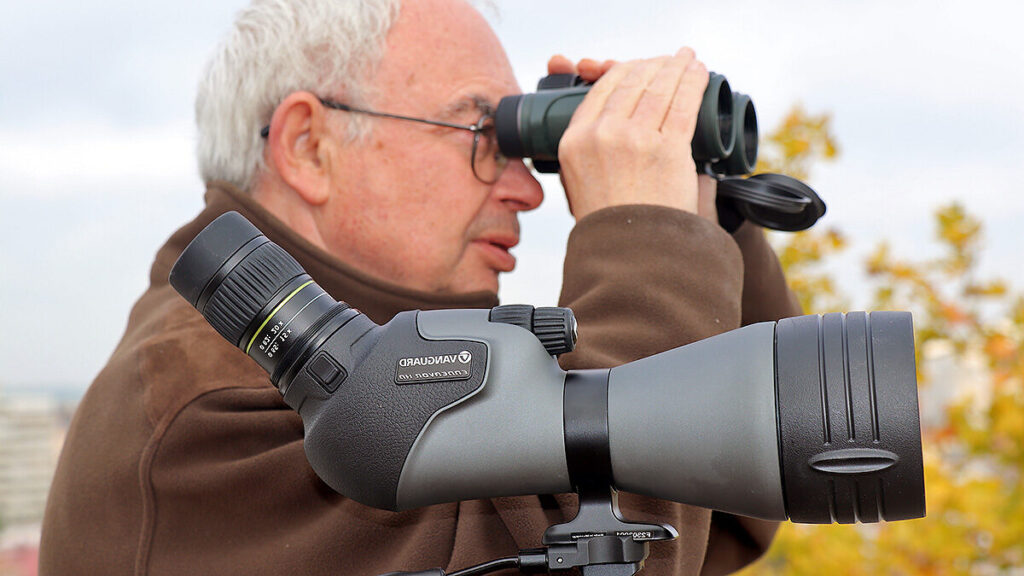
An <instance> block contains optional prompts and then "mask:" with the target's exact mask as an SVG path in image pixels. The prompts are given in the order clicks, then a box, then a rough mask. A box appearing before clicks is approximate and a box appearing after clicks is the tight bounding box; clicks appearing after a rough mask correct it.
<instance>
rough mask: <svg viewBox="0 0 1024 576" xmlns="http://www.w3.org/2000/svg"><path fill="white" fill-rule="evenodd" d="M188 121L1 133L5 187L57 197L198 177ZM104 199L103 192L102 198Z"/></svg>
mask: <svg viewBox="0 0 1024 576" xmlns="http://www.w3.org/2000/svg"><path fill="white" fill-rule="evenodd" d="M193 148H194V146H193V139H192V136H191V134H190V131H189V129H188V128H187V127H182V126H165V127H159V128H156V129H153V128H148V127H142V128H128V129H116V128H113V127H110V126H107V125H104V124H95V125H86V124H72V125H66V126H62V127H57V126H47V127H44V128H43V129H42V130H41V131H28V130H16V131H5V132H3V133H0V190H3V191H4V192H5V193H6V194H12V195H19V196H42V197H52V196H60V195H75V194H81V193H83V191H89V192H92V193H98V194H101V195H102V194H103V193H104V191H112V190H117V189H130V188H132V187H135V188H136V189H139V188H141V189H145V186H146V185H145V183H146V182H160V183H161V184H166V183H167V182H180V183H186V182H195V183H198V176H196V174H197V169H196V162H195V159H194V156H195V154H194V151H193ZM99 199H102V198H98V200H99Z"/></svg>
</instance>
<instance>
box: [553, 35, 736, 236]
mask: <svg viewBox="0 0 1024 576" xmlns="http://www.w3.org/2000/svg"><path fill="white" fill-rule="evenodd" d="M548 73H549V74H566V73H575V74H579V75H580V76H581V77H582V78H583V79H584V80H586V81H588V82H595V85H594V87H593V88H592V89H591V90H590V93H589V94H587V97H586V98H584V100H583V102H582V103H581V104H580V106H579V108H577V109H576V113H575V114H574V115H573V117H572V121H571V122H570V123H569V128H568V129H567V130H566V131H565V134H564V135H563V136H562V140H561V143H560V144H559V148H558V160H559V162H560V164H561V166H562V183H563V185H564V186H565V191H566V196H567V198H568V200H569V207H570V210H571V211H572V213H573V215H574V216H575V217H576V219H577V220H580V219H582V218H583V217H584V216H586V215H587V214H590V213H591V212H594V211H596V210H600V209H601V208H606V207H608V206H618V205H624V204H658V205H663V206H670V207H674V208H678V209H680V210H686V211H688V212H693V213H697V214H700V215H701V216H704V217H705V218H708V219H710V220H713V221H716V222H717V213H716V211H715V182H714V180H712V179H711V178H708V177H707V176H701V177H700V178H699V179H698V177H697V171H696V166H695V165H694V162H693V157H692V152H691V150H690V141H691V140H692V139H693V131H694V128H695V126H696V124H697V113H698V111H699V110H700V104H701V100H702V98H703V95H704V90H705V88H706V87H707V83H708V72H707V69H706V68H705V67H704V64H703V63H701V62H700V61H699V60H697V59H696V57H695V55H694V53H693V50H691V49H689V48H683V49H682V50H680V51H679V52H677V53H676V55H675V56H672V57H667V56H664V57H659V58H652V59H649V60H635V61H631V62H622V63H619V62H615V61H613V60H606V61H604V62H600V63H599V62H597V61H594V60H590V59H584V60H581V61H580V62H579V64H578V65H573V63H572V62H571V61H570V60H568V59H567V58H565V57H564V56H555V57H553V58H551V60H550V61H549V62H548Z"/></svg>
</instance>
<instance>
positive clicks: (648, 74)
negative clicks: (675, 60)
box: [601, 58, 668, 119]
mask: <svg viewBox="0 0 1024 576" xmlns="http://www.w3.org/2000/svg"><path fill="white" fill-rule="evenodd" d="M667 61H668V59H667V58H653V59H650V60H642V61H640V62H639V63H637V65H636V66H634V67H633V69H632V70H630V72H629V74H627V75H626V76H625V77H623V78H622V81H621V82H619V83H618V85H617V86H616V87H615V89H614V90H613V91H612V92H611V94H609V95H608V99H607V100H606V101H605V104H604V108H603V109H602V111H601V115H602V116H603V117H608V118H623V119H625V118H629V117H630V116H632V115H633V111H634V110H636V105H637V103H638V102H639V101H640V98H641V97H642V96H643V94H644V91H645V90H646V89H647V87H648V85H650V83H651V80H652V79H653V78H654V77H655V75H657V73H658V72H659V71H660V70H661V69H662V68H663V67H664V66H665V63H666V62H667Z"/></svg>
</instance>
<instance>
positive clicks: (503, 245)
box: [473, 235, 519, 272]
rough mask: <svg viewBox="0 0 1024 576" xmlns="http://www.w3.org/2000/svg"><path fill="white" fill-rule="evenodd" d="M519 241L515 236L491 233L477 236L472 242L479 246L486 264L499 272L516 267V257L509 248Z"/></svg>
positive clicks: (509, 270) (508, 270)
mask: <svg viewBox="0 0 1024 576" xmlns="http://www.w3.org/2000/svg"><path fill="white" fill-rule="evenodd" d="M518 243H519V238H518V237H516V236H501V235H492V236H486V237H483V238H478V239H476V240H474V241H473V244H475V245H477V246H479V247H480V248H481V249H482V251H483V254H484V258H485V259H486V261H487V264H488V266H490V267H491V268H493V269H495V270H497V271H499V272H511V271H512V270H513V269H515V267H516V257H515V256H513V255H512V254H511V253H509V250H510V249H511V248H512V247H513V246H515V245H516V244H518Z"/></svg>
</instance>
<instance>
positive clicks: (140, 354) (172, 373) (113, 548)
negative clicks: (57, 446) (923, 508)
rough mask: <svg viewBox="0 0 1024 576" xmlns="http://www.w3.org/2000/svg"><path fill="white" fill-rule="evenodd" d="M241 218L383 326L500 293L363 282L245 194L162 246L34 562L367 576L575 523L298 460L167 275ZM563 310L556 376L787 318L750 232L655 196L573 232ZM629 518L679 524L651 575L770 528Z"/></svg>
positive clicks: (91, 405) (722, 568)
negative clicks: (390, 491)
mask: <svg viewBox="0 0 1024 576" xmlns="http://www.w3.org/2000/svg"><path fill="white" fill-rule="evenodd" d="M228 210H237V211H239V212H241V213H242V214H243V215H244V216H246V217H247V218H249V219H250V220H251V221H252V222H253V223H254V224H256V226H257V227H259V228H260V229H261V230H263V231H264V233H266V234H267V236H268V237H269V238H270V239H271V240H273V241H274V242H276V243H278V244H279V245H281V246H282V247H284V248H285V249H286V250H287V251H289V252H290V253H291V254H292V255H293V256H294V257H295V258H296V259H297V260H298V262H299V263H300V264H301V265H302V266H303V267H305V269H306V270H307V271H308V272H309V273H310V275H311V276H312V277H313V278H314V279H315V280H316V281H317V282H318V283H319V284H320V285H321V286H322V287H323V288H324V289H325V290H326V291H327V292H328V293H329V294H331V295H332V296H333V297H334V298H336V299H339V300H345V301H346V302H348V303H350V304H351V305H353V306H355V307H357V308H359V309H360V310H362V311H363V312H364V313H366V314H367V315H368V316H369V317H370V318H371V319H373V320H374V321H375V322H378V323H383V322H386V321H387V320H389V319H390V318H391V317H392V316H393V315H394V314H396V313H398V312H399V311H402V310H408V309H417V308H418V309H423V310H426V309H437V308H485V307H491V306H495V305H497V298H496V297H495V295H494V294H492V293H474V294H464V295H455V296H442V295H436V294H424V293H420V292H415V291H411V290H407V289H405V288H402V287H399V286H395V285H391V284H387V283H384V282H381V281H379V280H376V279H373V278H370V277H368V276H366V275H364V274H362V273H360V272H358V271H356V270H353V269H352V268H350V267H348V266H346V265H345V264H343V263H341V262H340V261H339V260H337V259H336V258H334V257H333V256H331V255H329V254H327V253H325V252H324V251H322V250H320V249H318V248H316V247H314V246H313V245H312V244H310V243H309V242H307V241H306V240H304V239H303V238H301V237H299V236H298V235H297V234H296V233H295V232H294V231H292V230H290V229H289V228H288V227H287V226H286V225H284V224H283V223H282V222H280V221H279V220H277V219H276V218H274V217H273V216H272V215H270V214H269V213H268V212H267V211H266V210H265V209H263V208H262V207H261V206H260V205H258V204H257V203H256V202H254V201H253V200H252V199H250V198H249V197H247V196H245V195H244V194H243V193H241V192H239V191H238V190H236V189H233V188H231V187H230V186H228V185H224V184H214V185H211V187H210V189H209V190H208V192H207V206H206V209H205V210H203V212H201V213H200V214H199V216H198V217H197V218H196V219H195V220H193V221H192V222H190V223H189V224H187V225H185V226H184V227H183V228H181V229H180V230H178V231H177V232H176V233H175V234H174V235H173V236H171V238H170V239H169V240H168V242H167V244H166V245H165V246H164V247H163V248H161V249H160V251H159V252H158V253H157V256H156V261H155V263H154V264H153V268H152V272H151V276H150V282H151V285H150V288H149V289H148V290H147V291H146V292H145V294H143V295H142V297H141V298H140V299H139V301H138V303H136V305H135V307H134V308H133V309H132V312H131V316H130V318H129V321H128V327H127V329H126V331H125V335H124V337H123V339H122V340H121V342H120V344H119V345H118V347H117V349H116V350H115V351H114V353H113V355H112V356H111V358H110V361H109V362H108V364H107V366H106V367H105V368H104V369H103V371H102V372H101V373H100V374H99V376H97V378H96V381H95V382H94V383H93V385H92V386H91V387H90V389H89V391H88V392H87V393H86V395H85V397H84V398H83V400H82V402H81V405H80V406H79V409H78V412H77V413H76V415H75V417H74V420H73V422H72V424H71V429H70V431H69V433H68V437H67V441H66V443H65V447H64V451H63V453H62V455H61V459H60V464H59V466H58V469H57V474H56V477H55V479H54V482H53V486H52V489H51V492H50V498H49V501H48V503H47V509H46V517H45V520H44V523H43V537H42V545H41V552H40V573H41V574H42V575H44V576H58V575H76V576H80V575H93V574H95V575H116V574H136V575H152V576H161V575H173V576H180V575H182V574H210V575H216V574H275V575H280V574H297V575H308V576H313V575H317V574H324V575H327V574H331V575H371V576H372V575H376V574H380V573H383V572H388V571H393V570H413V569H425V568H430V567H437V566H440V567H445V569H446V570H449V571H451V570H455V569H459V568H463V567H466V566H469V565H471V564H475V563H479V562H483V561H486V560H490V559H493V558H497V557H500V556H508V555H511V554H514V553H515V552H516V550H518V549H520V548H529V547H536V546H539V545H540V538H541V535H542V534H543V532H544V530H545V529H546V528H547V527H548V526H549V525H550V524H553V523H557V522H561V521H564V520H566V519H567V516H568V517H572V515H573V514H574V512H575V502H574V496H572V495H559V496H556V497H551V496H540V497H538V496H525V497H513V498H497V499H493V500H475V501H467V502H459V503H453V504H442V505H437V506H430V507H426V508H420V509H416V510H410V511H406V512H399V513H394V512H387V511H383V510H376V509H373V508H368V507H366V506H363V505H361V504H358V503H356V502H354V501H352V500H349V499H347V498H345V497H344V496H342V495H340V494H337V493H335V492H333V491H332V490H330V489H329V488H328V487H327V486H326V485H324V484H323V483H322V482H321V481H320V480H319V479H318V478H317V477H316V476H315V474H314V473H313V471H312V469H311V468H310V467H309V465H308V463H307V462H306V459H305V455H304V453H303V449H302V435H303V429H302V422H301V420H300V418H299V416H298V415H297V414H295V413H294V412H292V410H291V409H289V408H288V407H287V406H286V405H285V404H284V402H283V401H282V399H281V397H280V395H279V394H278V392H277V390H276V389H275V388H274V387H273V386H272V385H271V384H270V381H269V378H268V377H267V375H266V373H265V372H263V371H262V370H261V369H260V368H259V367H258V366H257V365H256V363H255V362H253V361H252V360H250V359H248V358H247V357H245V356H244V355H243V354H242V353H240V352H239V351H238V350H236V349H235V348H234V347H233V346H232V345H231V344H229V343H227V342H226V341H224V340H223V339H222V338H221V337H220V336H219V335H218V334H217V333H216V332H214V330H213V329H212V328H210V327H209V325H208V324H207V323H206V322H205V321H204V320H203V318H202V317H201V316H200V315H199V314H198V313H197V312H196V311H195V310H194V309H192V308H191V307H190V306H189V305H188V303H187V302H185V301H184V300H183V299H182V298H180V297H179V296H178V295H177V294H176V293H175V292H174V290H173V289H172V288H171V287H170V286H169V285H168V283H167V275H168V272H169V270H170V267H171V265H172V264H173V263H174V261H175V259H176V258H177V257H178V255H179V254H180V253H181V251H182V250H183V249H184V247H185V246H186V245H187V243H188V242H189V241H190V240H191V239H192V238H193V237H194V236H195V235H196V234H197V233H198V232H199V231H200V230H201V229H202V228H203V227H204V226H205V225H206V224H208V223H209V222H211V221H212V220H213V219H214V218H215V217H216V216H218V215H220V214H221V213H223V212H226V211H228ZM560 305H562V306H569V307H571V308H573V310H574V311H575V313H576V317H577V319H578V320H579V326H580V329H579V344H578V347H577V350H576V351H575V352H573V353H571V354H567V355H564V356H563V357H562V365H563V367H564V368H599V367H611V366H615V365H618V364H622V363H624V362H628V361H631V360H635V359H637V358H642V357H645V356H649V355H652V354H655V353H657V352H661V351H664V350H667V349H670V348H673V347H676V346H680V345H683V344H687V343H689V342H693V341H695V340H698V339H701V338H706V337H709V336H713V335H715V334H718V333H720V332H724V331H727V330H731V329H733V328H737V327H739V326H740V323H741V320H742V321H743V322H745V323H746V322H754V321H761V320H774V319H776V318H780V317H783V316H787V315H792V314H796V313H797V312H798V308H797V306H796V305H795V303H794V300H793V299H792V297H791V295H790V293H789V292H788V290H787V288H786V286H785V283H784V280H783V278H782V274H781V272H780V270H779V266H778V262H777V260H776V259H775V256H774V254H773V253H772V252H771V250H770V248H769V247H768V246H767V244H766V243H765V241H764V238H763V235H762V233H761V231H760V230H759V229H757V228H754V227H752V226H744V227H742V228H741V229H740V230H739V231H738V232H737V233H736V234H735V235H733V236H730V235H729V234H727V233H725V232H724V231H723V230H721V229H720V228H719V227H718V226H715V225H712V224H711V223H709V222H708V221H706V220H704V219H702V218H698V217H696V216H694V215H692V214H688V213H684V212H681V211H677V210H673V209H670V208H664V207H656V206H623V207H616V208H609V209H605V210H602V211H599V212H596V213H594V214H592V215H590V216H588V217H587V218H585V219H584V220H583V221H581V222H580V223H578V224H577V226H576V228H575V229H574V230H573V232H572V235H571V236H570V239H569V246H568V253H567V255H566V260H565V276H564V285H563V290H562V297H561V303H560ZM620 505H621V507H622V509H623V513H624V516H625V517H626V518H628V519H631V520H637V521H643V520H656V521H661V522H668V523H671V524H672V525H673V526H675V528H676V529H677V530H678V531H679V538H677V539H676V540H674V541H672V542H666V543H656V544H653V545H652V546H651V557H650V558H649V559H648V561H647V566H646V568H645V569H644V571H643V572H642V574H646V575H648V576H657V575H662V576H665V575H669V574H672V575H682V574H698V573H706V574H720V573H726V572H730V571H732V570H735V569H737V568H739V567H741V566H742V565H744V564H746V563H748V562H750V561H751V560H753V559H754V558H756V557H757V556H758V555H759V554H760V553H762V552H763V551H764V549H765V548H766V547H767V545H768V543H769V542H770V540H771V537H772V534H773V533H774V529H775V525H774V524H773V523H768V522H761V521H757V520H751V519H746V518H738V517H735V516H730V515H726V514H719V513H717V512H716V513H712V512H711V511H709V510H704V509H699V508H694V507H691V506H685V505H681V504H675V503H671V502H665V501H659V500H653V499H650V498H643V497H637V496H633V495H629V494H622V495H621V499H620Z"/></svg>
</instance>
